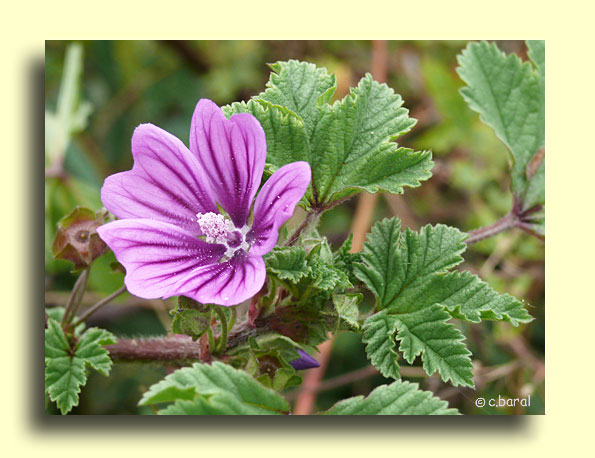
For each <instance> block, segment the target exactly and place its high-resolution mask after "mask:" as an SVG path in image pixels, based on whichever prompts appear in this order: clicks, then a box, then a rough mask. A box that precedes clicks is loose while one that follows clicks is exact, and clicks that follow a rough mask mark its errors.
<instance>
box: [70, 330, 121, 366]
mask: <svg viewBox="0 0 595 458" xmlns="http://www.w3.org/2000/svg"><path fill="white" fill-rule="evenodd" d="M115 343H116V338H115V336H114V335H113V334H112V333H111V332H108V331H106V330H105V329H99V328H89V329H87V330H86V331H85V332H84V334H83V335H82V336H81V337H80V339H79V341H78V342H77V344H76V346H75V348H74V356H75V358H80V359H82V360H84V361H85V362H86V363H87V364H89V365H90V366H91V367H92V368H93V369H95V370H96V371H99V372H100V373H102V374H103V375H105V376H107V375H109V372H110V369H111V367H112V360H111V359H110V357H109V353H108V351H107V350H106V349H105V348H103V345H110V344H115Z"/></svg>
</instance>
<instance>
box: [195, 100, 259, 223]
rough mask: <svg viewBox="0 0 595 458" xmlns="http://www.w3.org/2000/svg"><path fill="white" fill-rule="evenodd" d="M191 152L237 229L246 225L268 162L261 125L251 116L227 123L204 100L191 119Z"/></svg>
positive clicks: (222, 115)
mask: <svg viewBox="0 0 595 458" xmlns="http://www.w3.org/2000/svg"><path fill="white" fill-rule="evenodd" d="M190 151H192V152H193V153H194V154H195V156H196V157H197V159H198V161H199V162H200V164H201V165H202V167H203V169H204V171H205V172H206V175H207V177H208V179H209V182H210V184H211V189H212V190H213V195H214V197H215V200H216V201H217V203H218V204H220V205H221V206H222V207H223V208H224V209H225V211H227V213H229V216H230V217H231V220H232V221H233V223H234V224H235V226H236V227H237V228H241V227H242V226H244V224H246V221H247V220H248V216H249V215H250V207H251V206H252V200H253V199H254V196H255V195H256V192H257V191H258V186H259V185H260V179H261V177H262V172H263V171H264V162H265V159H266V138H265V135H264V130H263V129H262V126H261V125H260V123H259V122H258V121H257V120H256V118H255V117H254V116H252V115H251V114H249V113H240V114H235V115H233V116H232V117H231V118H230V119H229V120H228V119H227V118H226V117H225V115H224V114H223V112H222V111H221V109H220V108H219V107H218V106H217V105H215V104H214V103H213V102H211V101H210V100H207V99H202V100H200V101H199V102H198V104H197V105H196V109H195V110H194V115H193V117H192V124H191V126H190Z"/></svg>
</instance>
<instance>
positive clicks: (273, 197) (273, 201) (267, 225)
mask: <svg viewBox="0 0 595 458" xmlns="http://www.w3.org/2000/svg"><path fill="white" fill-rule="evenodd" d="M311 175H312V171H311V170H310V165H309V164H308V163H307V162H292V163H291V164H287V165H284V166H283V167H281V168H280V169H279V170H277V171H276V172H275V173H273V175H272V176H271V178H269V179H268V180H267V182H266V183H265V184H264V185H263V187H262V189H261V190H260V193H259V194H258V197H257V198H256V201H255V202H254V222H253V223H252V230H251V231H250V232H249V233H248V234H247V240H248V242H249V243H253V246H252V248H250V254H254V255H261V256H262V255H263V254H266V253H268V252H269V251H271V250H272V249H273V248H274V247H275V244H276V243H277V239H278V238H279V228H280V227H281V226H282V225H283V223H285V221H287V220H288V219H289V218H290V217H291V215H293V211H294V210H295V206H296V205H297V203H298V202H299V201H300V199H301V198H302V196H303V195H304V193H305V192H306V189H307V188H308V184H309V183H310V177H311Z"/></svg>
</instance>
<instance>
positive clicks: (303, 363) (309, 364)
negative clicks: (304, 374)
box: [289, 349, 320, 371]
mask: <svg viewBox="0 0 595 458" xmlns="http://www.w3.org/2000/svg"><path fill="white" fill-rule="evenodd" d="M298 353H299V355H300V358H298V359H294V360H293V361H292V362H290V363H289V364H291V367H293V368H294V369H295V370H296V371H301V370H304V369H313V368H315V367H320V363H319V362H318V361H316V360H315V359H314V358H312V357H311V356H310V355H309V354H308V353H306V352H305V351H303V350H299V349H298Z"/></svg>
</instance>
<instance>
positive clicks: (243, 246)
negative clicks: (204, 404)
mask: <svg viewBox="0 0 595 458" xmlns="http://www.w3.org/2000/svg"><path fill="white" fill-rule="evenodd" d="M132 155H133V157H134V166H133V167H132V170H129V171H127V172H121V173H116V174H115V175H112V176H110V177H108V178H107V179H106V180H105V183H104V185H103V188H102V189H101V200H102V201H103V203H104V205H105V206H106V208H107V209H108V210H109V211H111V212H112V213H113V214H114V215H116V216H117V217H118V218H119V220H117V221H113V222H111V223H108V224H105V225H103V226H101V227H99V228H98V229H97V232H98V233H99V235H100V236H101V238H102V239H103V240H104V241H105V242H106V243H107V244H108V245H109V247H110V248H111V249H112V250H113V251H114V254H115V255H116V258H117V259H118V261H119V262H120V263H122V264H123V265H124V267H125V268H126V278H125V283H126V287H127V288H128V291H130V292H131V293H132V294H134V295H136V296H139V297H143V298H147V299H154V298H159V297H162V298H166V297H170V296H178V295H183V296H187V297H191V298H193V299H195V300H197V301H199V302H202V303H212V304H220V305H236V304H239V303H240V302H243V301H244V300H246V299H248V298H250V297H252V296H253V295H254V294H256V293H257V292H258V291H259V290H260V288H261V287H262V285H263V283H264V281H265V275H266V270H265V265H264V261H263V259H262V256H263V255H264V254H266V253H268V252H269V251H271V250H272V249H273V247H274V246H275V244H276V243H277V239H278V237H279V228H280V227H281V225H283V223H285V221H287V219H289V217H291V215H292V214H293V211H294V209H295V206H296V205H297V203H298V202H299V200H300V199H301V198H302V196H303V195H304V193H305V192H306V188H307V187H308V184H309V183H310V176H311V171H310V166H309V165H308V163H306V162H294V163H292V164H287V165H285V166H283V167H281V168H280V169H278V170H277V171H276V172H275V173H274V174H273V175H272V176H271V177H270V178H269V179H268V180H267V181H266V183H265V184H264V185H263V187H262V189H261V190H260V193H259V194H258V196H257V197H256V199H254V197H255V196H256V192H257V191H258V187H259V186H260V182H261V178H262V173H263V171H264V163H265V158H266V139H265V134H264V131H263V129H262V126H261V125H260V124H259V122H258V121H257V120H256V118H255V117H254V116H252V115H250V114H248V113H241V114H236V115H233V116H232V117H231V118H230V119H229V120H228V119H227V118H225V116H224V114H223V112H222V111H221V109H220V108H219V107H218V106H217V105H215V104H214V103H213V102H211V101H210V100H206V99H202V100H200V101H199V102H198V104H197V105H196V109H195V110H194V115H193V117H192V123H191V126H190V149H188V148H187V147H186V146H185V145H184V143H182V142H181V141H180V140H179V139H178V138H176V137H174V136H173V135H171V134H169V133H168V132H166V131H164V130H162V129H160V128H159V127H156V126H154V125H152V124H141V125H140V126H138V127H137V128H136V130H135V131H134V134H133V135H132ZM253 201H254V202H253ZM219 207H220V208H221V209H223V210H224V212H220V210H219Z"/></svg>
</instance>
